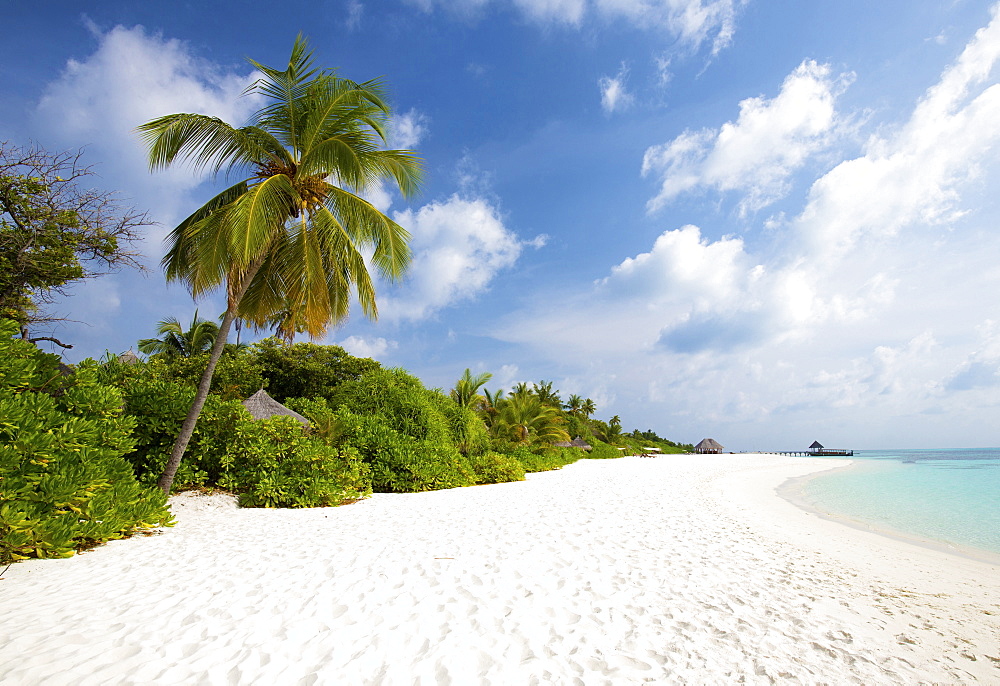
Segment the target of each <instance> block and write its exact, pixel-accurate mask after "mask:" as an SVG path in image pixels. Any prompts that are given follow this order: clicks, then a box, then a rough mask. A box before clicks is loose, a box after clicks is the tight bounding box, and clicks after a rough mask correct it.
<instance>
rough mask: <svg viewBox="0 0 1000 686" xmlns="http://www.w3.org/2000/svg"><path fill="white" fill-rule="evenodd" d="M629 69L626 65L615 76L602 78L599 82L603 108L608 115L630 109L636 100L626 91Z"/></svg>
mask: <svg viewBox="0 0 1000 686" xmlns="http://www.w3.org/2000/svg"><path fill="white" fill-rule="evenodd" d="M627 81H628V67H626V66H625V65H624V64H623V65H622V66H621V69H619V70H618V73H617V74H616V75H615V76H602V77H601V78H600V80H599V81H598V84H597V85H598V86H599V87H600V89H601V107H602V108H603V109H604V111H605V112H606V113H608V114H611V113H612V112H616V111H621V110H626V109H628V108H629V107H630V106H631V105H632V102H633V101H634V100H635V98H634V96H633V95H632V94H631V93H629V92H628V90H627V89H626V82H627Z"/></svg>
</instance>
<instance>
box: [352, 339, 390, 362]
mask: <svg viewBox="0 0 1000 686" xmlns="http://www.w3.org/2000/svg"><path fill="white" fill-rule="evenodd" d="M337 345H339V346H340V347H341V348H343V349H344V350H346V351H347V352H349V353H350V354H352V355H354V356H356V357H370V358H372V359H373V360H378V359H382V358H383V357H384V356H385V355H386V353H388V352H390V351H393V350H396V349H397V348H398V347H399V344H398V343H397V342H396V341H390V340H386V339H385V338H381V337H376V338H365V337H364V336H348V337H347V338H345V339H344V340H342V341H339V342H338V343H337Z"/></svg>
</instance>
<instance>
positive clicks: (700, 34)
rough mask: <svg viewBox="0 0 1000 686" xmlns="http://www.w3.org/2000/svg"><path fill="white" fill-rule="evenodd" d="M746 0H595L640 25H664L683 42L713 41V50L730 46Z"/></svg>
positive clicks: (612, 13) (609, 12)
mask: <svg viewBox="0 0 1000 686" xmlns="http://www.w3.org/2000/svg"><path fill="white" fill-rule="evenodd" d="M745 1H746V0H595V4H596V6H597V8H598V10H599V11H600V12H601V13H602V14H604V15H606V16H608V17H612V18H624V19H628V20H630V21H632V22H633V23H635V24H636V25H638V26H645V27H649V26H652V27H660V28H663V29H666V30H668V31H669V32H670V33H671V34H673V35H675V36H677V37H678V38H679V39H680V40H681V41H682V42H684V43H686V44H688V45H692V46H699V45H701V44H702V43H705V42H707V41H709V40H711V41H712V53H713V54H717V53H718V52H719V51H720V50H722V49H723V48H725V47H727V46H728V45H729V44H730V43H731V42H732V39H733V34H734V33H735V31H736V15H737V14H738V11H739V9H740V7H741V6H742V5H743V4H745Z"/></svg>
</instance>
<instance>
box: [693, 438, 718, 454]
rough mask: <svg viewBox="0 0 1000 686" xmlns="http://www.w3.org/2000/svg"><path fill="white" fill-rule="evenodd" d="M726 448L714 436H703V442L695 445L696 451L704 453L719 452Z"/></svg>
mask: <svg viewBox="0 0 1000 686" xmlns="http://www.w3.org/2000/svg"><path fill="white" fill-rule="evenodd" d="M723 450H725V448H723V447H722V444H720V443H719V442H718V441H717V440H715V439H714V438H703V439H702V440H701V443H699V444H698V445H696V446H695V447H694V451H695V452H696V453H702V454H718V453H721V452H722V451H723Z"/></svg>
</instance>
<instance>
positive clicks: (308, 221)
mask: <svg viewBox="0 0 1000 686" xmlns="http://www.w3.org/2000/svg"><path fill="white" fill-rule="evenodd" d="M250 62H251V64H253V65H254V67H256V68H257V69H258V70H259V71H260V73H261V75H262V76H261V78H260V79H259V80H258V81H257V82H256V83H254V84H253V85H252V86H251V87H250V88H249V89H248V92H253V93H258V94H260V95H261V96H263V97H264V99H265V101H266V104H265V106H264V107H263V108H262V109H260V110H258V111H257V112H256V113H255V114H254V115H253V117H252V118H251V120H250V122H249V123H248V124H247V125H245V126H242V127H238V128H237V127H234V126H232V125H230V124H227V123H226V122H224V121H222V120H220V119H217V118H215V117H209V116H206V115H203V114H190V113H182V114H170V115H167V116H164V117H160V118H158V119H154V120H152V121H150V122H147V123H146V124H143V125H142V126H140V127H139V128H138V131H139V133H140V134H141V135H142V137H143V138H144V140H145V141H146V143H147V145H148V147H149V162H150V167H151V168H152V169H154V170H155V169H161V168H165V167H168V166H170V165H171V164H173V163H174V162H177V161H182V160H185V161H188V162H191V163H192V164H193V165H194V166H195V167H196V168H201V169H210V170H212V171H214V172H220V171H221V170H223V169H227V170H228V172H229V173H230V174H232V175H238V176H239V177H241V178H242V180H241V181H239V182H238V183H236V184H234V185H232V186H230V187H229V188H227V189H226V190H224V191H222V192H221V193H219V194H218V195H217V196H215V197H214V198H212V199H211V200H209V201H208V202H207V203H205V205H203V206H202V207H201V208H199V209H198V210H196V211H195V212H194V214H192V215H191V216H190V217H188V218H187V219H185V220H184V221H183V222H181V223H180V224H179V225H178V226H177V227H176V228H174V229H173V231H171V233H170V235H169V237H168V243H169V249H168V251H167V254H166V256H165V257H164V258H163V266H164V268H165V270H166V274H167V279H168V280H171V281H173V280H179V281H182V282H184V283H185V284H187V286H188V288H189V289H190V291H191V294H192V295H193V296H194V297H198V296H200V295H203V294H206V293H209V292H211V291H214V290H216V289H218V288H220V287H222V286H224V287H225V289H226V296H227V297H226V311H225V315H224V316H223V319H222V325H221V326H220V327H219V334H218V337H217V338H216V341H215V345H214V346H213V348H212V351H211V354H210V356H209V362H208V365H207V366H206V368H205V373H204V375H203V376H202V379H201V382H200V383H199V385H198V392H197V394H196V395H195V399H194V402H193V404H192V405H191V410H190V411H189V412H188V415H187V417H186V418H185V420H184V423H183V425H182V427H181V432H180V434H179V435H178V436H177V440H176V441H175V442H174V447H173V449H172V451H171V455H170V458H169V460H168V462H167V466H166V469H165V470H164V472H163V475H162V476H161V477H160V480H159V481H158V484H157V485H158V486H159V487H160V488H161V489H162V490H163V491H164V492H165V493H169V492H170V486H171V484H172V483H173V478H174V474H175V473H176V471H177V467H178V466H179V465H180V462H181V459H182V458H183V456H184V452H185V450H186V449H187V444H188V442H189V441H190V439H191V435H192V433H193V432H194V427H195V424H196V423H197V421H198V416H199V415H200V414H201V409H202V407H203V406H204V404H205V399H206V398H207V397H208V391H209V387H210V385H211V382H212V375H213V374H214V372H215V366H216V364H217V363H218V361H219V357H220V356H221V355H222V351H223V346H224V345H225V342H226V337H227V336H228V335H229V329H230V326H231V325H232V323H233V321H234V320H236V319H241V320H243V321H244V322H248V323H250V324H251V325H253V326H256V327H264V326H266V325H267V324H268V323H269V322H272V321H273V320H274V318H275V317H277V316H282V313H288V314H287V315H285V318H287V319H288V320H289V321H290V322H292V326H293V328H295V329H298V327H299V326H301V327H302V329H303V330H304V331H305V332H307V333H308V334H309V335H310V336H314V337H315V336H319V335H322V334H323V333H324V332H325V331H326V330H327V328H328V327H329V326H330V325H331V324H333V323H336V322H338V321H341V320H343V319H344V318H345V317H346V316H347V311H348V306H349V303H350V300H351V297H352V293H351V292H352V290H353V296H354V297H356V298H357V301H358V303H359V304H360V305H361V309H362V310H363V311H364V313H365V314H366V315H368V316H369V317H371V318H375V317H377V315H378V309H377V307H376V304H375V289H374V286H373V284H372V279H371V275H370V274H369V272H368V265H369V264H371V266H372V267H373V268H374V269H375V270H376V271H377V272H378V273H379V274H380V275H381V276H383V277H384V278H386V279H388V280H393V281H395V280H397V279H399V278H400V277H401V275H402V273H403V271H404V270H405V268H406V266H407V265H408V263H409V260H410V251H409V245H408V239H409V234H408V233H407V231H406V230H405V229H404V228H403V227H401V226H399V225H398V224H397V223H396V222H394V221H392V220H391V219H390V218H389V217H387V216H386V215H384V214H383V213H382V212H380V211H379V210H378V209H376V208H375V207H374V206H373V205H372V204H371V203H369V202H368V201H367V200H364V199H363V198H362V197H361V196H360V195H359V193H361V192H363V191H364V190H365V189H366V188H370V187H371V186H372V185H373V184H375V183H378V182H380V181H382V180H390V181H392V182H394V183H395V185H396V186H397V188H398V189H399V190H400V192H401V193H402V194H403V195H404V196H409V195H411V194H413V193H415V192H416V190H417V187H418V184H419V181H420V177H421V164H420V160H419V159H418V158H417V157H416V156H415V155H414V154H413V153H412V152H410V151H408V150H387V149H385V144H386V140H387V130H388V124H389V121H390V119H391V110H390V108H389V105H388V104H387V102H386V99H385V94H384V90H385V89H384V86H383V85H382V83H381V82H380V81H378V80H373V81H366V82H364V83H356V82H354V81H349V80H347V79H343V78H341V77H339V76H338V75H337V73H336V72H335V71H333V70H329V69H318V68H315V67H314V66H313V62H312V54H311V52H310V51H309V49H308V46H307V44H306V41H305V40H304V39H303V38H302V37H301V36H299V37H298V38H297V39H296V40H295V44H294V45H293V46H292V54H291V57H290V58H289V60H288V67H287V68H286V69H274V68H272V67H267V66H265V65H262V64H259V63H257V62H254V61H253V60H250ZM366 257H367V258H368V259H367V260H366Z"/></svg>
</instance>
